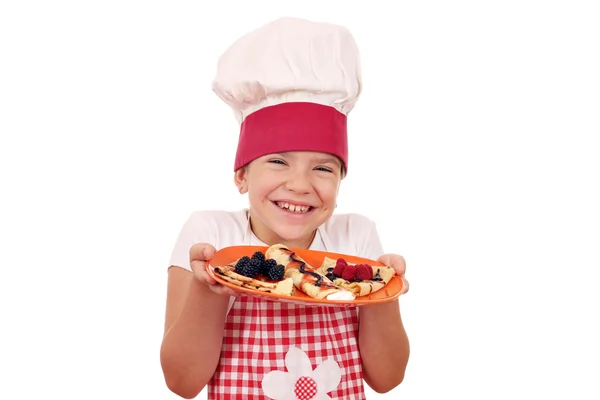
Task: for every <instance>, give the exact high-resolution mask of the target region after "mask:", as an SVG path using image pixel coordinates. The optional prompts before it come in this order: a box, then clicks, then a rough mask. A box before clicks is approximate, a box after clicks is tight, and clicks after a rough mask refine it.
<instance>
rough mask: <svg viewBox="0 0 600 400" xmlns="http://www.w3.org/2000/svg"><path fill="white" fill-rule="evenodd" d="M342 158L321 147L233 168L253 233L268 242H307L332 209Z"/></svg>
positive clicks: (270, 156) (338, 184) (271, 157)
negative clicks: (246, 199) (245, 199)
mask: <svg viewBox="0 0 600 400" xmlns="http://www.w3.org/2000/svg"><path fill="white" fill-rule="evenodd" d="M341 169H342V164H341V162H340V160H339V159H338V158H337V157H335V156H332V155H329V154H325V153H315V152H308V151H294V152H286V153H278V154H269V155H266V156H263V157H260V158H258V159H256V160H254V161H252V162H251V163H250V164H249V165H248V166H247V167H246V168H242V169H240V170H238V171H237V172H236V173H235V181H236V185H237V186H238V188H240V191H241V192H242V193H245V192H247V193H248V197H249V200H250V214H251V218H252V228H253V230H254V234H255V235H256V236H257V237H258V238H259V239H261V240H262V241H263V242H265V243H266V244H268V245H272V244H276V243H282V244H286V245H288V246H298V247H300V246H301V245H300V243H304V244H310V243H306V242H307V241H308V242H310V240H311V238H312V235H313V233H314V231H315V229H316V228H317V227H319V226H320V225H321V224H323V223H324V222H325V221H326V220H327V219H328V218H329V217H330V216H331V214H333V211H334V209H335V205H336V199H337V194H338V190H339V187H340V181H341V178H342V176H341Z"/></svg>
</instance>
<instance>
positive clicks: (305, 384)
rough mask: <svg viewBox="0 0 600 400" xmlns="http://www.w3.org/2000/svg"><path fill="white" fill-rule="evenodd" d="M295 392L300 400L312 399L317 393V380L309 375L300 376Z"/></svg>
mask: <svg viewBox="0 0 600 400" xmlns="http://www.w3.org/2000/svg"><path fill="white" fill-rule="evenodd" d="M294 393H295V394H296V398H297V399H298V400H310V399H312V398H313V397H315V395H316V394H317V382H315V381H314V380H313V379H312V378H310V377H308V376H303V377H300V379H298V380H297V381H296V387H295V388H294Z"/></svg>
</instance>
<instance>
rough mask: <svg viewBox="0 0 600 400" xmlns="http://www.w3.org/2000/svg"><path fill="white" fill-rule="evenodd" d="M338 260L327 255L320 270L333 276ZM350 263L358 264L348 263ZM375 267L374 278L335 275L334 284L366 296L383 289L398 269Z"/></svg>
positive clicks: (356, 294)
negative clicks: (354, 278) (360, 279)
mask: <svg viewBox="0 0 600 400" xmlns="http://www.w3.org/2000/svg"><path fill="white" fill-rule="evenodd" d="M336 262H337V260H335V259H333V258H329V257H325V259H324V260H323V263H322V264H321V266H320V267H319V269H318V272H319V273H321V274H323V275H328V274H330V275H329V276H330V277H331V276H332V275H333V274H331V273H332V271H333V269H334V268H335V264H336ZM348 265H356V264H351V263H348ZM371 268H373V279H370V280H362V281H359V280H354V281H348V280H346V279H343V278H341V277H335V276H334V275H333V276H334V278H333V279H332V282H333V284H334V285H336V286H338V287H341V288H343V289H346V290H348V291H350V292H352V293H353V294H354V295H355V296H366V295H368V294H371V293H375V292H376V291H378V290H381V289H383V288H384V287H385V285H387V284H388V283H389V281H390V280H391V279H392V278H393V277H394V275H396V270H395V269H394V268H392V267H387V266H371Z"/></svg>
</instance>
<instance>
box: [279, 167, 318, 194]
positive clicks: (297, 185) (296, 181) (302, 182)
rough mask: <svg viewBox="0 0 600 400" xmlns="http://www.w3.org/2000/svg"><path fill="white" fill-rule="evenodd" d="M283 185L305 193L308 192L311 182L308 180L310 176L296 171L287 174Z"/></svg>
mask: <svg viewBox="0 0 600 400" xmlns="http://www.w3.org/2000/svg"><path fill="white" fill-rule="evenodd" d="M285 187H286V189H288V190H289V191H292V192H296V193H298V194H306V193H310V190H311V188H312V183H311V182H310V177H309V176H308V175H307V174H306V173H303V172H296V173H293V174H290V175H289V177H288V179H287V181H286V183H285Z"/></svg>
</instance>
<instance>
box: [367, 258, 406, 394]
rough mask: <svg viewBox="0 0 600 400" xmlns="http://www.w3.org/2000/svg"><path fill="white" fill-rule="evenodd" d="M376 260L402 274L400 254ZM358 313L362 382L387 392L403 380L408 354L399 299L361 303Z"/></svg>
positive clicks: (404, 267)
mask: <svg viewBox="0 0 600 400" xmlns="http://www.w3.org/2000/svg"><path fill="white" fill-rule="evenodd" d="M379 261H380V262H382V263H384V264H385V265H390V266H392V267H394V268H395V269H396V271H397V273H398V274H399V275H400V276H403V275H404V272H405V270H406V264H405V262H404V258H403V257H401V256H397V255H384V256H382V257H380V258H379ZM406 284H407V282H406ZM407 289H408V287H407V286H406V289H405V290H407ZM359 317H360V319H359V326H358V329H359V336H358V346H359V349H360V355H361V359H362V365H363V376H364V379H365V382H367V384H368V385H369V386H370V387H371V388H372V389H373V390H374V391H376V392H378V393H385V392H389V391H390V390H392V389H393V388H395V387H396V386H398V385H399V384H400V383H402V381H403V380H404V373H405V371H406V366H407V364H408V358H409V355H410V345H409V341H408V336H407V334H406V331H405V330H404V325H403V324H402V317H401V316H400V304H399V301H398V300H396V301H392V302H389V303H385V304H378V305H372V306H364V307H361V308H360V313H359Z"/></svg>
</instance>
